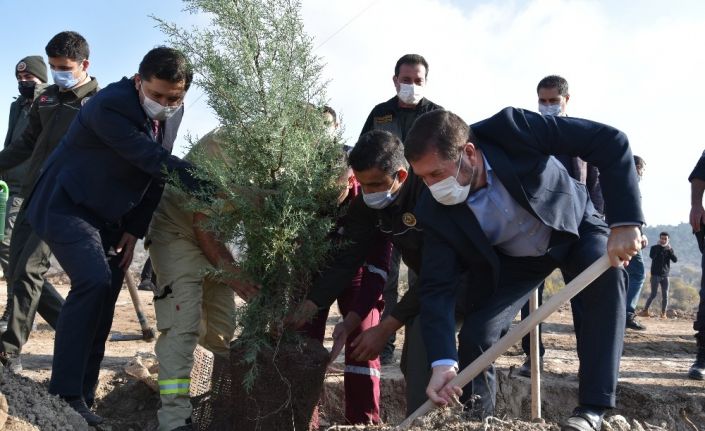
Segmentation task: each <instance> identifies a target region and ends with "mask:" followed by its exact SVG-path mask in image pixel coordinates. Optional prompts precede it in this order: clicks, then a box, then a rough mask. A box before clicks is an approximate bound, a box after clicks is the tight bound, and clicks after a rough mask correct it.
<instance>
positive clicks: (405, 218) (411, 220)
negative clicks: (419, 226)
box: [401, 213, 416, 227]
mask: <svg viewBox="0 0 705 431" xmlns="http://www.w3.org/2000/svg"><path fill="white" fill-rule="evenodd" d="M401 221H402V223H404V224H405V225H406V226H409V227H414V226H416V217H415V216H414V215H413V214H412V213H404V214H402V216H401Z"/></svg>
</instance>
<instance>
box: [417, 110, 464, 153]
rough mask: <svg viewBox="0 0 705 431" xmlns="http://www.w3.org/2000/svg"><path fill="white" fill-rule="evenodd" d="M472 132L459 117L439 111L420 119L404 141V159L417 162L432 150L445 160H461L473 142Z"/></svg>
mask: <svg viewBox="0 0 705 431" xmlns="http://www.w3.org/2000/svg"><path fill="white" fill-rule="evenodd" d="M473 140H474V139H473V135H472V130H470V127H469V126H468V125H467V123H466V122H465V121H463V119H462V118H460V117H459V116H458V115H456V114H454V113H452V112H450V111H446V110H444V109H438V110H435V111H431V112H427V113H425V114H423V115H421V116H420V117H419V118H417V119H416V121H415V122H414V125H413V126H412V127H411V130H409V134H408V135H407V136H406V140H405V141H404V155H405V156H406V159H407V160H409V161H410V162H413V161H416V160H418V159H420V158H421V157H423V156H424V155H425V154H426V153H428V152H429V151H430V150H431V149H435V150H436V151H438V154H439V155H440V156H441V157H442V158H443V159H444V160H457V159H458V158H460V153H461V151H462V149H463V147H464V146H465V144H466V143H467V142H468V141H473Z"/></svg>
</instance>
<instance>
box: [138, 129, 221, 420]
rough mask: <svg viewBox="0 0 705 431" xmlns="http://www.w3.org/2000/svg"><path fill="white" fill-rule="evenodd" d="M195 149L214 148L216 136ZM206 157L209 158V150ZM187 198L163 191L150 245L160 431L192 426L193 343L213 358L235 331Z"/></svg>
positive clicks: (210, 136) (150, 231)
mask: <svg viewBox="0 0 705 431" xmlns="http://www.w3.org/2000/svg"><path fill="white" fill-rule="evenodd" d="M197 145H198V146H206V150H207V151H209V149H208V147H210V146H217V143H216V140H215V139H214V133H210V134H208V135H206V136H205V137H204V138H203V139H202V140H201V141H200V142H199V143H198V144H197ZM209 154H212V153H211V152H209ZM184 200H185V195H184V194H183V193H182V192H180V191H179V190H177V189H175V188H173V187H169V186H168V187H167V188H166V189H165V191H164V195H163V197H162V200H161V202H160V203H159V206H158V207H157V209H156V211H155V212H154V217H153V219H152V223H151V225H150V229H149V234H148V241H149V242H150V245H149V255H150V257H151V259H152V265H153V267H154V271H155V273H156V275H157V293H156V295H155V300H154V308H155V311H156V317H157V329H158V330H159V338H158V339H157V344H156V347H155V351H156V354H157V358H158V360H159V393H160V397H161V402H162V405H161V408H160V409H159V411H158V413H157V416H158V418H159V429H160V430H173V429H175V428H178V427H181V426H184V425H186V424H188V423H189V422H190V418H191V411H192V408H191V403H190V399H189V385H190V374H191V368H192V366H193V351H194V349H195V348H196V345H197V344H200V345H201V346H203V347H205V348H206V349H208V350H210V351H212V352H213V353H215V354H221V355H227V354H228V352H229V345H230V341H231V340H232V338H233V333H234V331H235V298H234V293H233V291H232V289H230V288H229V287H227V286H225V285H224V284H222V283H218V282H215V281H213V280H211V279H209V278H207V277H205V276H204V274H205V272H206V271H207V270H208V269H212V265H211V264H210V262H209V261H208V260H207V259H206V256H205V255H204V254H203V252H202V251H201V249H200V247H199V245H198V242H197V240H196V237H195V234H194V222H193V216H194V212H193V211H192V210H190V209H188V208H185V207H187V205H184Z"/></svg>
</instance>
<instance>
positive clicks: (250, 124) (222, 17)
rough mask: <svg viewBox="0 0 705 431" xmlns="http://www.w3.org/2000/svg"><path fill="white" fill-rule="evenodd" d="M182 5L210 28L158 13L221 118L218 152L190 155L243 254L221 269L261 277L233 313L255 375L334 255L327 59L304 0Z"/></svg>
mask: <svg viewBox="0 0 705 431" xmlns="http://www.w3.org/2000/svg"><path fill="white" fill-rule="evenodd" d="M185 3H186V5H187V10H188V11H190V12H192V13H198V14H200V15H201V16H203V17H205V18H207V19H209V23H208V25H206V26H202V27H198V28H191V29H183V28H181V27H179V26H177V25H175V24H171V23H167V22H165V21H163V20H159V19H157V21H158V22H159V27H160V28H161V29H162V31H164V33H166V34H167V35H168V37H169V39H170V42H171V44H172V45H173V46H175V47H176V48H178V49H180V50H182V51H183V52H184V53H185V54H186V55H187V56H188V57H189V58H190V59H191V62H192V64H193V66H194V70H195V72H196V77H195V83H196V84H197V85H198V86H200V87H201V88H203V89H204V91H205V93H206V94H207V96H208V103H209V105H210V107H211V108H212V110H213V111H214V113H215V115H217V117H218V118H219V120H220V125H221V127H220V129H219V132H218V134H219V138H220V140H221V141H223V142H224V144H223V145H222V155H223V157H222V158H220V159H214V158H213V157H212V155H210V156H209V155H207V154H199V153H198V152H196V154H195V155H194V158H193V161H194V163H195V164H196V166H197V168H198V172H197V173H198V174H199V175H200V176H201V177H202V178H206V179H208V180H210V181H211V182H213V183H215V185H216V186H217V188H218V190H219V193H220V195H219V198H218V199H216V200H215V201H214V202H212V203H211V204H210V207H209V208H208V209H207V210H208V212H209V213H210V214H212V217H211V218H210V222H209V223H208V225H207V226H206V228H207V229H208V230H210V231H212V232H214V233H215V234H216V235H217V236H218V237H219V238H220V239H221V240H223V241H224V242H230V243H235V244H236V245H237V247H238V249H239V251H240V253H239V257H238V265H239V266H240V268H241V269H242V273H241V274H232V273H231V274H219V275H220V276H229V277H238V278H241V279H245V280H251V281H253V282H255V283H257V284H259V285H261V292H260V294H259V295H258V296H257V297H256V298H255V299H254V300H253V301H252V302H250V303H249V304H247V305H246V306H244V307H241V308H240V309H239V310H238V311H239V313H238V326H239V330H240V334H239V337H238V343H241V344H242V345H244V346H246V349H247V353H246V360H247V361H248V362H250V363H252V364H253V369H252V372H251V375H250V378H251V379H254V376H255V375H256V366H255V358H256V356H257V352H258V351H260V350H261V349H267V348H274V347H276V345H277V344H278V343H279V342H280V341H281V340H282V337H288V336H289V335H287V334H286V333H285V334H284V335H279V333H280V331H279V329H280V328H281V324H282V321H283V319H284V317H285V316H286V315H287V314H288V313H289V312H290V311H291V310H292V307H294V306H295V305H296V303H297V302H298V300H300V298H301V297H302V296H303V295H304V294H305V292H306V290H307V289H308V288H309V286H310V284H311V281H312V278H313V277H314V275H315V273H316V272H317V271H318V270H319V269H320V268H321V266H322V264H323V263H324V261H325V259H326V257H327V256H328V253H329V248H330V242H329V241H328V240H327V235H328V233H329V231H330V229H331V227H332V224H333V220H334V219H335V217H336V209H335V202H336V197H337V196H338V194H339V192H340V186H339V185H338V184H337V179H338V177H339V176H340V173H341V172H342V168H343V167H342V158H341V155H342V154H341V150H340V144H339V143H336V142H335V140H334V139H333V137H331V136H329V135H328V134H327V133H326V129H325V125H324V123H323V116H322V112H321V111H320V109H318V108H317V107H320V106H322V105H323V103H324V102H325V83H324V82H323V81H322V79H321V70H322V64H321V61H320V59H319V58H317V57H316V56H315V55H313V53H312V44H311V39H310V38H309V37H308V36H307V35H306V33H305V31H304V28H303V22H302V19H301V16H300V4H299V2H298V1H295V0H187V1H186V2H185ZM226 161H227V163H226ZM272 334H277V335H272ZM251 381H253V380H250V382H251Z"/></svg>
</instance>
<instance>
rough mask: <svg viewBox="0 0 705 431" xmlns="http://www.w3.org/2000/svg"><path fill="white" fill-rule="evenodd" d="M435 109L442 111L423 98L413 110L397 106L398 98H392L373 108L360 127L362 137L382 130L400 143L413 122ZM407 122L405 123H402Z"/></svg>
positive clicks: (438, 106)
mask: <svg viewBox="0 0 705 431" xmlns="http://www.w3.org/2000/svg"><path fill="white" fill-rule="evenodd" d="M436 109H443V108H442V107H441V106H440V105H436V104H435V103H433V102H431V101H430V100H428V99H426V98H425V97H424V98H423V99H421V101H420V102H419V103H418V104H417V105H416V107H414V108H402V107H400V106H399V98H398V97H397V96H394V97H392V98H391V99H389V100H387V101H386V102H382V103H380V104H379V105H377V106H375V107H374V108H373V109H372V112H370V115H369V116H368V117H367V121H365V125H364V126H363V127H362V132H360V135H363V134H365V133H367V132H369V131H370V130H384V131H387V132H390V133H392V134H394V135H395V136H396V137H398V138H399V139H400V140H401V141H402V142H404V140H405V139H406V134H407V133H409V130H410V129H411V125H412V124H413V121H414V120H416V118H418V117H419V116H420V115H422V114H425V113H426V112H431V111H434V110H436ZM404 120H407V121H404Z"/></svg>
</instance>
